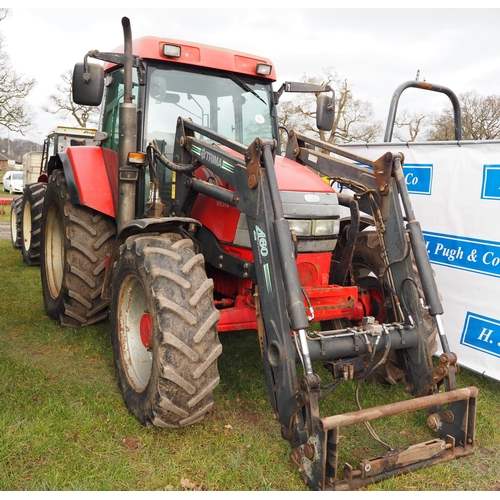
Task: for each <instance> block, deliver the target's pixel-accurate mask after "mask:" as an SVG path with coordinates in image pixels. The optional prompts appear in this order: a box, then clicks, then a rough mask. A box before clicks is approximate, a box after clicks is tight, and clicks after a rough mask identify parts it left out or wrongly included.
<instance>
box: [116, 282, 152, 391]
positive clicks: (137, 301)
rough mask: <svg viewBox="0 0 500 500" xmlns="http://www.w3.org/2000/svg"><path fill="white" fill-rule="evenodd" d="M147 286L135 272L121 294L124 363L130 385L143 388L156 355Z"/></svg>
mask: <svg viewBox="0 0 500 500" xmlns="http://www.w3.org/2000/svg"><path fill="white" fill-rule="evenodd" d="M147 311H148V303H147V299H146V294H145V292H144V287H143V286H142V284H141V282H140V281H139V279H138V278H137V277H136V276H135V275H129V276H127V277H126V278H125V279H124V280H123V282H122V285H121V287H120V292H119V298H118V311H117V314H118V322H117V323H118V329H119V331H118V338H119V342H120V349H121V354H122V359H123V365H124V368H125V372H126V374H127V378H128V380H129V383H130V385H131V386H132V387H133V388H134V389H135V390H136V392H142V391H143V390H144V389H145V388H146V386H147V385H148V382H149V379H150V376H151V369H152V366H153V356H152V354H151V352H150V351H149V350H148V348H149V347H150V344H151V331H152V320H151V315H150V314H149V312H147Z"/></svg>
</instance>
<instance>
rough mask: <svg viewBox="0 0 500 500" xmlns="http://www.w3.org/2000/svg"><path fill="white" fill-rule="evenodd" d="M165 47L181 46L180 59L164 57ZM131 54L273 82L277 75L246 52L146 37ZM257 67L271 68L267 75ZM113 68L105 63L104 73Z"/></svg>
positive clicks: (264, 61)
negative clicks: (257, 77)
mask: <svg viewBox="0 0 500 500" xmlns="http://www.w3.org/2000/svg"><path fill="white" fill-rule="evenodd" d="M165 45H167V46H176V47H180V56H179V57H167V56H165V55H164V46H165ZM113 52H117V53H123V45H121V46H120V47H118V48H116V49H115V50H114V51H113ZM132 53H133V54H134V55H135V56H139V57H140V58H142V59H150V60H156V61H169V62H173V63H177V64H189V65H191V66H200V67H204V68H211V69H219V70H224V71H231V72H234V73H240V74H245V75H252V76H259V77H261V78H264V79H267V80H270V81H276V72H275V70H274V66H273V64H272V62H271V61H270V60H269V59H267V58H265V57H260V56H256V55H252V54H247V53H245V52H237V51H234V50H230V49H225V48H221V47H214V46H211V45H204V44H201V43H194V42H186V41H183V40H175V39H171V38H159V37H152V36H147V37H142V38H138V39H136V40H133V42H132ZM257 64H267V65H269V66H270V67H271V72H270V74H269V75H262V74H258V73H257ZM115 66H116V64H114V63H105V64H104V70H105V71H108V70H109V69H111V68H112V67H115Z"/></svg>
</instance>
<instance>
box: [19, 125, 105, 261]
mask: <svg viewBox="0 0 500 500" xmlns="http://www.w3.org/2000/svg"><path fill="white" fill-rule="evenodd" d="M95 133H96V129H93V128H78V127H66V126H59V127H56V128H55V129H54V130H52V131H51V132H50V133H49V134H48V135H47V137H46V138H45V140H44V143H43V150H42V151H41V152H35V151H32V152H29V153H26V154H25V155H24V156H23V180H24V189H23V193H22V196H21V197H20V198H16V200H13V202H12V207H13V208H15V210H13V212H12V216H11V240H12V245H13V247H14V248H19V249H21V252H22V255H23V261H24V262H25V263H26V264H28V265H30V266H38V265H40V240H41V235H40V231H41V222H42V206H43V197H44V195H45V190H46V189H47V169H48V165H49V164H50V162H52V161H54V160H55V157H56V154H57V153H58V152H59V153H60V152H63V151H64V150H65V149H66V148H67V147H68V146H81V145H92V144H93V138H94V135H95ZM14 201H15V202H14Z"/></svg>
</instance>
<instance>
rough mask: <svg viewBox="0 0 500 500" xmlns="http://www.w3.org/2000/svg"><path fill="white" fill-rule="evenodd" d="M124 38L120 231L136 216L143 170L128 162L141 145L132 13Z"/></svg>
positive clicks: (123, 19) (120, 124) (119, 160)
mask: <svg viewBox="0 0 500 500" xmlns="http://www.w3.org/2000/svg"><path fill="white" fill-rule="evenodd" d="M122 27H123V39H124V56H125V57H124V59H125V61H124V68H123V73H124V75H123V76H124V78H123V85H124V99H123V102H122V103H121V104H120V110H119V120H120V123H119V134H120V145H119V149H118V162H119V163H118V165H119V178H118V214H117V226H118V231H121V230H122V229H123V227H124V226H125V225H126V224H127V223H128V222H130V221H132V220H134V219H135V193H136V183H137V178H138V175H139V171H138V169H137V168H135V167H130V166H127V158H128V154H129V153H130V152H131V151H136V149H137V106H136V105H135V104H134V103H133V99H134V96H133V94H132V56H133V55H132V29H131V27H130V20H129V18H128V17H124V18H122Z"/></svg>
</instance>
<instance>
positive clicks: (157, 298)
mask: <svg viewBox="0 0 500 500" xmlns="http://www.w3.org/2000/svg"><path fill="white" fill-rule="evenodd" d="M110 319H111V339H112V344H113V356H114V362H115V367H116V371H117V374H118V383H119V386H120V390H121V393H122V395H123V398H124V400H125V403H126V405H127V407H128V408H129V410H130V411H131V412H132V413H133V414H134V415H135V416H136V417H137V418H138V420H139V421H140V422H141V423H142V424H144V425H147V426H157V427H166V428H175V427H183V426H186V425H189V424H193V423H196V422H198V421H200V420H202V419H203V417H204V416H205V415H206V413H207V412H208V411H209V410H210V408H211V407H212V405H213V396H212V391H213V390H214V389H215V387H216V386H217V385H218V384H219V373H218V369H217V359H218V357H219V355H220V354H221V352H222V346H221V344H220V342H219V338H218V333H217V322H218V319H219V312H218V311H217V309H215V306H214V301H213V281H212V280H211V279H207V275H206V272H205V267H204V259H203V257H202V255H201V254H195V253H194V250H193V242H192V241H191V240H189V239H183V238H182V237H181V235H179V234H175V233H167V234H162V235H139V236H132V237H130V238H128V239H127V240H126V242H125V244H124V245H122V247H121V249H120V253H119V256H118V260H117V262H116V264H115V267H114V271H113V287H112V297H111V307H110Z"/></svg>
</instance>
